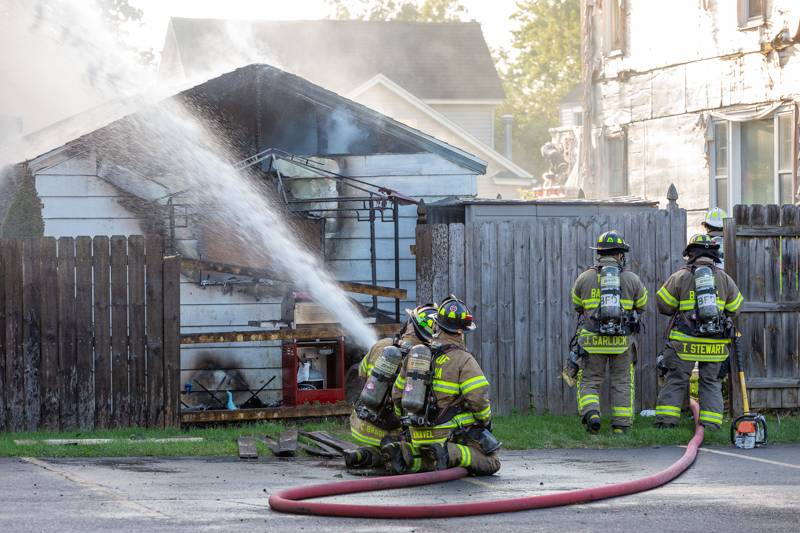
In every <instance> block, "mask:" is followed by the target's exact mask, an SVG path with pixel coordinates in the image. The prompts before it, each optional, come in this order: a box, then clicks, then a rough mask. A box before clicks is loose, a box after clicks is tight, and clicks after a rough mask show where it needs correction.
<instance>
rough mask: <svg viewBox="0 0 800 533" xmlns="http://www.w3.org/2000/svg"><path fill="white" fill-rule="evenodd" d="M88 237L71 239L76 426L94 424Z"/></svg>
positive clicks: (90, 279) (90, 281)
mask: <svg viewBox="0 0 800 533" xmlns="http://www.w3.org/2000/svg"><path fill="white" fill-rule="evenodd" d="M92 263H93V261H92V239H91V238H90V237H77V238H76V239H75V349H76V352H77V353H76V357H75V359H76V362H77V387H78V427H80V428H81V429H90V428H93V427H94V419H95V418H94V415H95V402H94V390H95V388H94V367H93V366H94V326H93V323H92V321H93V318H92V317H93V313H94V298H93V296H92V293H93V291H92Z"/></svg>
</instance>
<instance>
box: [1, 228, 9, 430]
mask: <svg viewBox="0 0 800 533" xmlns="http://www.w3.org/2000/svg"><path fill="white" fill-rule="evenodd" d="M5 247H6V243H5V242H4V241H0V432H2V431H5V430H6V427H7V425H6V424H7V421H6V419H7V413H6V395H7V394H8V393H9V391H10V390H11V387H10V386H9V387H6V372H7V371H8V369H7V367H6V310H5V301H6V284H5V282H4V281H2V280H5V278H6V273H5V268H6V261H5V254H6V250H5Z"/></svg>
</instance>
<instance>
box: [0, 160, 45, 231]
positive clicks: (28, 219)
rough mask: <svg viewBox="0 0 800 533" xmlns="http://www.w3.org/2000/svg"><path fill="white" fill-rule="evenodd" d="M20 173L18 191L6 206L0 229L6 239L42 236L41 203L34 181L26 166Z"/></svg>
mask: <svg viewBox="0 0 800 533" xmlns="http://www.w3.org/2000/svg"><path fill="white" fill-rule="evenodd" d="M22 172H23V175H22V181H21V183H20V185H19V189H17V192H16V193H15V194H14V198H13V199H12V200H11V205H9V206H8V210H7V211H6V216H5V218H4V219H3V225H2V228H0V235H2V237H3V238H6V239H21V238H25V237H40V236H42V235H44V220H43V219H42V202H41V201H40V200H39V195H38V194H37V192H36V182H35V179H34V177H33V175H32V174H31V172H30V170H29V169H28V166H27V165H24V166H23V170H22Z"/></svg>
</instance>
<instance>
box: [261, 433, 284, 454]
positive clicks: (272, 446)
mask: <svg viewBox="0 0 800 533" xmlns="http://www.w3.org/2000/svg"><path fill="white" fill-rule="evenodd" d="M258 440H260V441H261V442H262V443H264V446H266V447H267V448H269V451H271V452H272V454H273V455H275V456H276V457H277V456H278V452H279V450H280V448H279V447H278V441H276V440H275V439H273V438H272V437H270V436H269V435H262V436H260V437H259V438H258Z"/></svg>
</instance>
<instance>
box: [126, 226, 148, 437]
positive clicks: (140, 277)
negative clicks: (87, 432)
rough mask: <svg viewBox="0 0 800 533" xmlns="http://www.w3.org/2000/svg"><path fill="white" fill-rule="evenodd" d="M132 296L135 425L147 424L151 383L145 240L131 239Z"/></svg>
mask: <svg viewBox="0 0 800 533" xmlns="http://www.w3.org/2000/svg"><path fill="white" fill-rule="evenodd" d="M128 295H129V304H130V307H129V324H130V325H129V327H130V333H129V342H128V344H129V346H128V350H129V357H130V367H129V378H130V396H131V400H130V415H131V424H133V425H136V426H144V425H146V424H147V382H146V381H145V358H146V351H145V337H144V332H145V294H144V238H143V237H142V236H141V235H132V236H131V237H129V238H128Z"/></svg>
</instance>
